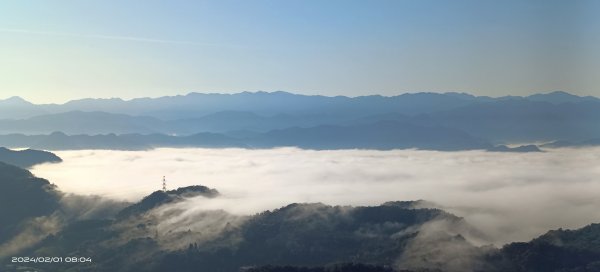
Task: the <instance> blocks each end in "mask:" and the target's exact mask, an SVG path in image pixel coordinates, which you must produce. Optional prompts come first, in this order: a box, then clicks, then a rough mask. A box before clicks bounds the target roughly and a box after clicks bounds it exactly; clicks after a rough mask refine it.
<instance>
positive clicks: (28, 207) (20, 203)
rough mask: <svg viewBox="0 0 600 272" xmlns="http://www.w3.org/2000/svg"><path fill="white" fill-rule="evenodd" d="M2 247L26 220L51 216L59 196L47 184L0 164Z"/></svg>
mask: <svg viewBox="0 0 600 272" xmlns="http://www.w3.org/2000/svg"><path fill="white" fill-rule="evenodd" d="M0 186H2V190H0V220H1V222H2V223H1V224H0V244H2V243H4V242H5V241H6V240H7V239H9V238H13V237H14V236H15V235H16V234H17V233H18V232H19V231H21V230H22V228H23V226H22V224H24V223H25V222H24V221H25V220H26V219H29V218H33V217H38V216H43V215H48V214H51V213H52V212H54V210H55V209H56V208H57V207H58V201H59V193H58V191H56V189H55V187H54V186H53V185H51V184H50V183H49V182H48V181H47V180H45V179H41V178H36V177H35V176H33V175H32V174H31V173H30V172H29V171H27V170H24V169H21V168H18V167H16V166H12V165H8V164H5V163H2V162H0Z"/></svg>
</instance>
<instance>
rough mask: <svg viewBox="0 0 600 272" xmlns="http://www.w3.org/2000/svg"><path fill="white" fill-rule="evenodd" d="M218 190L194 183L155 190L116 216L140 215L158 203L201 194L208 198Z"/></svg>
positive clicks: (215, 195) (158, 204) (161, 203)
mask: <svg viewBox="0 0 600 272" xmlns="http://www.w3.org/2000/svg"><path fill="white" fill-rule="evenodd" d="M218 195H219V192H218V191H217V190H215V189H210V188H208V187H206V186H201V185H195V186H188V187H181V188H177V189H176V190H171V191H166V192H163V191H156V192H154V193H152V194H150V195H148V196H146V197H144V199H142V200H141V201H140V202H138V203H136V204H133V205H131V206H129V207H127V208H125V209H123V210H122V211H121V212H119V214H118V215H117V218H125V217H128V216H133V215H140V214H143V213H144V212H147V211H149V210H151V209H153V208H156V207H158V206H160V205H163V204H167V203H173V202H178V201H182V200H184V199H185V198H190V197H196V196H203V197H208V198H213V197H217V196H218Z"/></svg>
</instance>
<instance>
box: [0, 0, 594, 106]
mask: <svg viewBox="0 0 600 272" xmlns="http://www.w3.org/2000/svg"><path fill="white" fill-rule="evenodd" d="M599 12H600V1H553V0H539V1H534V0H529V1H523V0H515V1H486V0H472V1H433V0H432V1H428V0H413V1H401V0H397V1H377V0H373V1H350V0H342V1H333V0H332V1H310V0H303V1H295V0H289V1H241V0H240V1H210V2H208V1H173V0H169V1H148V0H138V1H30V0H21V1H2V2H0V98H5V97H9V96H13V95H19V96H22V97H24V98H26V99H28V100H31V101H34V102H62V101H65V100H68V99H74V98H82V97H122V98H132V97H141V96H162V95H175V94H184V93H188V92H191V91H197V92H239V91H245V90H249V91H254V90H264V91H275V90H285V91H291V92H297V93H305V94H324V95H338V94H342V95H348V96H356V95H365V94H383V95H395V94H400V93H404V92H418V91H465V92H470V93H473V94H479V95H491V96H500V95H507V94H513V95H525V94H530V93H534V92H547V91H553V90H565V91H569V92H571V93H575V94H585V95H600V90H599V89H598V86H599V85H600V84H599V83H600V79H598V78H600V77H597V76H596V75H597V73H598V72H597V71H599V70H600V51H599V50H597V48H600V18H598V17H600V16H596V15H597V14H598V13H599Z"/></svg>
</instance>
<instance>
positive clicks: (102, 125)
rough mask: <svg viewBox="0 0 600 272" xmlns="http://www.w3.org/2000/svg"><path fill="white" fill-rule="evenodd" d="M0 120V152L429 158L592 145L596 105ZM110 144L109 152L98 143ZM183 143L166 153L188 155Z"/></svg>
mask: <svg viewBox="0 0 600 272" xmlns="http://www.w3.org/2000/svg"><path fill="white" fill-rule="evenodd" d="M0 114H1V115H0V116H3V118H2V119H0V134H4V135H10V134H15V135H11V136H10V137H3V138H2V140H0V145H5V146H13V147H14V146H15V145H14V144H12V143H11V142H10V141H12V140H13V139H14V138H15V137H17V136H18V135H16V134H24V135H50V134H51V133H53V132H62V133H64V134H66V135H89V136H88V138H86V139H85V140H84V139H82V137H83V136H78V140H75V143H79V147H76V148H74V147H68V146H74V145H75V146H76V144H75V143H60V142H59V140H58V139H56V138H57V137H55V136H57V135H54V136H52V135H50V136H52V137H50V136H47V138H48V139H45V140H43V141H41V142H43V143H44V144H37V143H39V142H40V141H34V142H35V143H36V144H37V145H32V144H27V145H24V146H21V147H36V148H49V149H62V148H65V149H77V148H109V149H144V148H148V147H152V146H156V144H155V143H152V142H150V143H149V142H148V141H147V140H145V141H144V140H141V141H139V140H138V139H136V140H135V141H134V142H130V143H128V142H127V141H126V140H125V139H127V138H131V137H123V139H116V138H115V137H112V138H115V139H116V140H115V139H108V138H111V137H108V138H107V137H102V136H99V135H101V134H109V135H110V134H115V135H116V136H122V135H127V134H140V135H154V136H153V137H157V136H156V135H163V138H165V139H166V138H168V137H167V135H170V136H174V135H176V136H186V137H193V136H194V135H195V136H197V135H209V134H210V135H212V137H215V138H219V139H218V140H214V141H213V142H212V143H210V142H207V143H205V144H203V146H207V147H218V146H247V147H248V146H250V147H272V146H282V145H286V146H287V145H292V146H299V147H306V148H315V149H338V148H379V149H388V148H422V149H436V150H462V149H490V147H491V146H495V145H500V144H506V143H524V142H552V141H568V142H583V141H589V140H591V139H598V138H600V99H598V98H595V97H590V96H587V97H580V96H575V95H571V94H568V93H565V92H553V93H548V94H536V95H531V96H527V97H516V96H509V97H499V98H491V97H479V96H472V95H468V94H463V93H444V94H438V93H416V94H404V95H399V96H392V97H384V96H362V97H352V98H351V97H343V96H336V97H326V96H306V95H297V94H291V93H286V92H274V93H266V92H256V93H249V92H244V93H238V94H199V93H191V94H188V95H185V96H173V97H161V98H139V99H133V100H128V101H124V100H121V99H83V100H76V101H71V102H68V103H65V104H61V105H54V104H51V105H35V104H32V103H29V102H27V101H24V100H22V99H20V98H17V97H13V98H10V99H6V100H0ZM37 137H38V138H39V137H41V136H37ZM138 138H139V137H138ZM442 138H446V139H442ZM332 139H336V140H335V141H334V140H332ZM112 140H114V141H117V142H115V143H113V144H107V143H106V142H107V141H112ZM188 140H189V139H188ZM48 141H50V142H52V144H50V143H48ZM186 141H187V140H180V142H179V143H178V144H171V143H169V144H167V146H170V145H177V146H182V145H186V144H188V145H189V142H186ZM21 142H31V141H30V140H22V141H21ZM217 142H219V143H218V144H217ZM83 143H85V144H83ZM197 145H199V144H198V143H194V144H192V146H197ZM61 146H64V147H61ZM548 147H549V146H548ZM501 149H502V148H501ZM501 149H498V150H501Z"/></svg>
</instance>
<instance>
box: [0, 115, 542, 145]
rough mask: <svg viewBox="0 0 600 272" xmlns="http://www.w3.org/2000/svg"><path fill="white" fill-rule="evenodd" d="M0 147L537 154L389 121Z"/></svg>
mask: <svg viewBox="0 0 600 272" xmlns="http://www.w3.org/2000/svg"><path fill="white" fill-rule="evenodd" d="M0 144H3V145H5V146H9V147H23V146H27V147H31V148H36V149H47V150H80V149H113V150H148V149H152V148H159V147H205V148H226V147H238V148H272V147H287V146H294V147H299V148H307V149H316V150H334V149H379V150H390V149H409V148H415V149H423V150H441V151H455V150H475V149H480V150H490V151H500V152H539V151H540V150H539V149H538V148H537V147H536V146H533V145H531V146H520V147H517V148H509V147H506V146H496V147H495V146H493V145H492V144H490V143H488V142H486V141H484V140H482V139H478V138H475V137H472V136H470V135H469V134H467V133H464V132H462V131H460V130H456V129H451V128H445V127H440V126H437V127H427V126H418V125H413V124H406V123H399V122H394V121H382V122H378V123H374V124H360V125H351V126H326V125H323V126H317V127H308V128H300V127H295V128H288V129H282V130H273V131H270V132H267V133H254V134H250V135H249V136H246V137H243V138H233V137H229V136H225V135H223V134H218V133H198V134H194V135H190V136H169V135H164V134H150V135H141V134H124V135H115V134H107V135H93V136H89V135H66V134H64V133H61V132H55V133H52V134H50V135H20V134H11V135H0Z"/></svg>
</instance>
